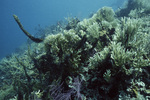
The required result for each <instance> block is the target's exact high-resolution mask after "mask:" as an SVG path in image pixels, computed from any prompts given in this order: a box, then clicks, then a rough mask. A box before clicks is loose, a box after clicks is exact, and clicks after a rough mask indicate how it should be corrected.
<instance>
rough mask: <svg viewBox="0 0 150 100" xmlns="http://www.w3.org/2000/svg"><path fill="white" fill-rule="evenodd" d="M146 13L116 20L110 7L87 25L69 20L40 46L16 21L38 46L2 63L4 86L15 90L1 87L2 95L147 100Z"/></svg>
mask: <svg viewBox="0 0 150 100" xmlns="http://www.w3.org/2000/svg"><path fill="white" fill-rule="evenodd" d="M138 1H140V0H138ZM128 2H129V3H128V4H130V3H135V1H133V2H131V0H128ZM128 9H130V11H131V10H133V9H132V8H128ZM122 11H123V10H120V13H122ZM143 13H145V14H144V15H143V17H142V16H140V17H139V16H138V17H136V19H135V17H131V18H129V17H127V16H126V17H121V18H118V17H117V16H116V13H115V12H114V11H113V10H112V9H111V8H110V7H103V8H101V9H99V10H98V11H97V12H96V13H95V14H94V15H93V16H92V17H91V18H89V19H84V20H83V21H79V20H78V19H77V18H75V19H71V20H70V21H69V22H68V24H66V26H63V28H61V27H60V28H61V29H58V30H61V31H59V32H58V31H57V33H55V34H47V33H49V31H48V32H46V35H47V36H46V37H45V39H43V40H41V39H40V41H39V42H40V43H38V41H35V39H34V37H32V36H30V34H29V33H27V34H26V31H24V28H23V27H22V25H21V23H20V21H19V20H18V17H17V16H14V18H15V20H16V22H17V23H18V25H19V26H20V28H21V29H22V30H23V32H25V34H26V35H27V36H28V37H29V38H30V39H31V40H33V41H34V42H37V43H32V44H30V46H28V49H27V50H25V51H24V53H22V54H21V55H18V54H14V55H11V56H10V57H9V58H4V59H3V60H2V61H1V62H0V71H1V72H2V73H3V76H2V77H1V78H0V81H3V82H4V81H5V82H6V83H8V82H9V84H11V85H9V84H2V83H0V86H1V92H2V93H3V94H4V93H5V92H8V93H5V96H3V98H12V99H13V97H14V99H18V100H23V99H24V100H36V99H41V100H51V99H52V100H53V99H54V100H55V99H56V98H57V99H58V100H64V99H66V100H86V99H89V100H90V99H91V100H101V99H104V100H112V99H113V100H115V99H116V100H117V99H120V100H122V99H125V98H126V99H131V100H135V98H136V99H149V98H150V97H149V95H150V92H149V91H150V85H149V84H150V74H149V73H150V51H149V48H150V46H149V43H150V41H149V37H150V30H149V29H148V28H149V24H150V22H146V21H147V20H148V19H149V18H150V17H149V16H148V15H147V13H148V12H143ZM117 14H118V12H117ZM128 14H129V13H128ZM72 22H75V23H72ZM145 22H146V23H145ZM41 41H42V42H41ZM8 86H11V87H13V88H9V89H7V87H8ZM5 87H6V88H5ZM12 91H13V93H12ZM10 92H11V93H10Z"/></svg>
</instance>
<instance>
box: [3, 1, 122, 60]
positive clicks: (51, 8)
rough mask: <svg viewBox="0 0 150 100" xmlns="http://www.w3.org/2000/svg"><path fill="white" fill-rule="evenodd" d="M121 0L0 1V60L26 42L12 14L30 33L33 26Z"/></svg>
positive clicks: (87, 11)
mask: <svg viewBox="0 0 150 100" xmlns="http://www.w3.org/2000/svg"><path fill="white" fill-rule="evenodd" d="M122 1H124V0H1V1H0V12H1V14H0V59H1V58H2V57H4V56H7V55H9V54H11V53H13V52H14V51H15V49H16V48H17V47H19V46H21V45H22V44H23V43H25V42H26V41H27V37H26V36H25V35H24V34H23V32H22V31H21V30H20V29H19V27H18V25H17V23H16V22H15V21H14V19H13V16H12V15H13V14H16V15H17V16H18V17H19V19H20V20H21V23H22V24H23V25H24V28H25V29H26V30H27V31H28V32H29V33H31V34H32V35H34V34H35V33H36V30H35V27H37V26H38V25H40V26H41V27H43V28H44V27H45V26H48V25H52V24H55V23H57V21H59V20H63V19H64V18H65V17H75V16H76V17H79V18H80V19H83V18H87V16H88V15H89V14H90V13H91V12H96V11H97V10H98V9H99V8H101V7H103V6H112V7H113V8H114V9H116V8H117V7H120V6H121V5H122V3H123V2H122Z"/></svg>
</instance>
